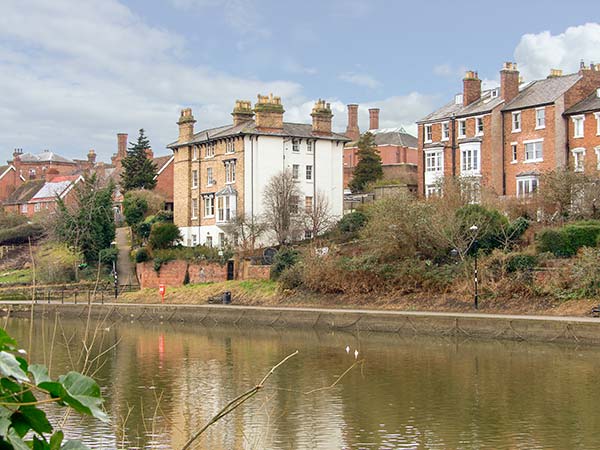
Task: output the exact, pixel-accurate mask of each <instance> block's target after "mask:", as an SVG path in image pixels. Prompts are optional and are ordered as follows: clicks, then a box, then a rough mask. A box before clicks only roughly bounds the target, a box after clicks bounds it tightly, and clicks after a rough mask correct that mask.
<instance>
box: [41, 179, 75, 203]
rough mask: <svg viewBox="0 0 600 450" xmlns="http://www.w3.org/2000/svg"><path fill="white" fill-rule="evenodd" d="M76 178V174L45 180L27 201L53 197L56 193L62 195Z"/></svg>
mask: <svg viewBox="0 0 600 450" xmlns="http://www.w3.org/2000/svg"><path fill="white" fill-rule="evenodd" d="M78 178H79V177H78V176H65V177H54V178H53V179H52V180H50V181H47V182H46V183H45V184H44V185H43V186H42V188H41V189H40V190H39V191H38V192H36V193H35V194H34V195H33V197H31V199H29V201H32V202H33V201H40V200H48V199H55V198H56V196H57V195H62V194H63V193H64V192H65V191H66V190H67V189H68V188H69V186H71V184H73V183H74V182H76V181H77V179H78Z"/></svg>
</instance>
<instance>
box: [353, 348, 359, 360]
mask: <svg viewBox="0 0 600 450" xmlns="http://www.w3.org/2000/svg"><path fill="white" fill-rule="evenodd" d="M354 359H358V350H354Z"/></svg>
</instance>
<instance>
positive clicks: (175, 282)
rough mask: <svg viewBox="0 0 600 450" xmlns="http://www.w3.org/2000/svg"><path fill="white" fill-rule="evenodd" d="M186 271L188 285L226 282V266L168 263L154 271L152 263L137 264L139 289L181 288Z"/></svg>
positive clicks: (179, 262) (184, 262) (183, 262)
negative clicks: (188, 279)
mask: <svg viewBox="0 0 600 450" xmlns="http://www.w3.org/2000/svg"><path fill="white" fill-rule="evenodd" d="M186 270H187V272H188V274H189V277H190V283H191V284H196V283H213V282H219V281H226V280H227V265H226V264H224V265H220V264H217V263H208V262H207V263H201V264H189V263H188V262H187V261H181V260H177V261H169V262H166V263H163V264H162V265H161V267H160V270H159V271H158V272H157V271H156V270H154V262H153V261H147V262H143V263H138V264H137V266H136V271H137V276H138V280H139V281H140V287H141V288H142V289H144V288H158V286H159V284H164V285H165V286H172V287H177V286H183V280H184V279H185V273H186Z"/></svg>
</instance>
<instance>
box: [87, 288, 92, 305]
mask: <svg viewBox="0 0 600 450" xmlns="http://www.w3.org/2000/svg"><path fill="white" fill-rule="evenodd" d="M87 293H88V294H87V298H88V305H89V304H90V297H91V293H90V290H89V289H88V291H87Z"/></svg>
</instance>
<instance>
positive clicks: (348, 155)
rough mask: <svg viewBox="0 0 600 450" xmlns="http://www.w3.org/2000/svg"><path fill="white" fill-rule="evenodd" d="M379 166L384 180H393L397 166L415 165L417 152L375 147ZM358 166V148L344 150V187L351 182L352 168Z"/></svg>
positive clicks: (387, 146)
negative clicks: (380, 165) (379, 158)
mask: <svg viewBox="0 0 600 450" xmlns="http://www.w3.org/2000/svg"><path fill="white" fill-rule="evenodd" d="M377 150H378V151H379V156H381V164H382V165H383V176H384V179H393V178H394V176H395V174H396V173H397V172H398V171H397V170H396V169H395V167H397V165H399V164H401V165H406V164H417V159H418V151H417V149H416V148H411V147H404V146H399V145H380V146H378V147H377ZM356 164H358V147H346V148H344V187H348V183H350V181H351V180H352V177H353V173H354V168H355V167H356ZM407 170H408V171H410V169H401V172H402V173H404V172H405V171H407Z"/></svg>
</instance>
